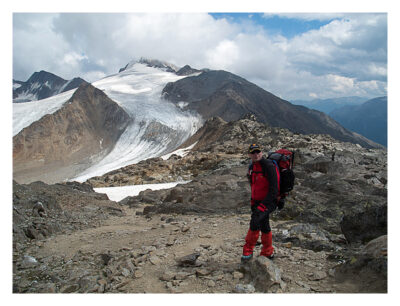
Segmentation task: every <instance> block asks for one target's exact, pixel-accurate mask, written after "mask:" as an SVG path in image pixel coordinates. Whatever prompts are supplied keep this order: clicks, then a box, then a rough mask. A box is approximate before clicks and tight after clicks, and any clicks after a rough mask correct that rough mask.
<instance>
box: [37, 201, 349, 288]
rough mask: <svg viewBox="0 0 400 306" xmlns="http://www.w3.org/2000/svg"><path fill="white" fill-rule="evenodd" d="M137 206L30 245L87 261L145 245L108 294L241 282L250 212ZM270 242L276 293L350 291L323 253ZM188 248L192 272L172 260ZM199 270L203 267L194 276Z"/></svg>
mask: <svg viewBox="0 0 400 306" xmlns="http://www.w3.org/2000/svg"><path fill="white" fill-rule="evenodd" d="M142 210H143V207H139V208H137V209H131V208H124V211H125V213H126V215H125V216H123V217H117V216H113V217H110V218H109V219H108V220H106V221H105V222H104V224H103V225H102V226H100V227H97V228H91V229H86V230H81V231H77V232H73V233H71V234H64V235H57V236H53V237H51V238H49V239H47V240H45V241H44V242H43V244H41V246H40V247H39V248H36V252H37V253H36V255H37V256H38V257H39V258H45V257H48V256H62V257H64V258H65V261H68V260H70V261H71V259H73V257H74V256H75V255H76V254H77V253H81V254H86V255H87V259H88V260H91V259H93V260H94V258H96V257H98V256H99V254H107V253H111V254H112V253H115V252H121V251H122V252H134V250H141V249H144V248H151V251H150V252H148V254H147V255H145V256H146V257H145V258H146V260H142V262H140V263H137V264H138V265H137V266H138V268H139V271H141V272H139V273H140V275H139V276H138V277H133V278H126V279H124V280H123V281H121V284H119V287H118V288H117V290H116V291H114V292H132V293H140V292H146V293H168V292H186V293H206V292H208V293H210V292H219V293H226V292H233V288H234V287H235V286H236V285H237V284H243V282H244V278H243V275H242V274H241V273H240V272H239V271H240V256H241V252H242V246H243V242H244V237H245V234H246V232H247V229H248V221H249V219H250V215H241V216H191V215H187V216H186V215H179V216H167V215H156V216H154V217H152V218H146V217H145V216H143V215H140V214H139V215H136V212H137V211H139V212H141V211H142ZM271 225H272V228H273V231H274V229H277V228H281V227H282V226H284V222H283V223H282V222H271ZM274 246H275V251H276V258H275V259H274V263H275V264H276V265H277V266H278V267H279V269H280V270H281V273H282V280H283V281H284V282H285V284H286V285H285V286H286V287H285V288H283V289H282V290H281V289H280V290H279V291H278V292H297V293H312V292H355V291H354V290H355V289H356V288H354V286H352V285H351V284H344V283H342V284H335V283H334V281H333V277H331V276H330V275H329V270H330V269H331V268H332V267H333V266H335V263H334V262H330V261H327V259H326V257H327V253H326V252H313V251H311V250H306V249H302V248H298V247H292V246H291V245H290V244H288V243H280V242H278V241H274ZM194 252H200V253H201V256H200V257H199V258H198V262H200V263H202V265H200V266H199V267H197V268H196V269H192V270H190V269H189V270H188V269H185V268H181V267H178V266H177V263H176V259H177V258H180V257H182V256H185V255H188V254H192V253H194ZM259 252H260V246H257V247H256V251H255V254H257V255H258V254H259ZM142 258H143V257H142ZM79 264H83V263H77V265H79ZM199 269H200V270H206V272H204V275H203V274H201V275H200V277H199V273H200V272H201V271H200V272H199ZM168 271H173V272H174V273H175V274H176V275H181V276H182V279H180V280H179V279H178V280H177V277H176V276H175V279H174V280H170V281H169V282H168V281H165V280H161V279H160V277H161V275H162V274H163V273H165V272H168ZM210 271H211V272H210ZM208 272H210V273H209V274H208Z"/></svg>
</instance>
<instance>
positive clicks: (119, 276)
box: [13, 119, 388, 293]
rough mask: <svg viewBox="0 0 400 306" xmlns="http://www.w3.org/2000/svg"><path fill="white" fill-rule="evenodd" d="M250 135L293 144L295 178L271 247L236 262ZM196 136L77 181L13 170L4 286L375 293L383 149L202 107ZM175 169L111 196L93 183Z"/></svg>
mask: <svg viewBox="0 0 400 306" xmlns="http://www.w3.org/2000/svg"><path fill="white" fill-rule="evenodd" d="M210 126H211V127H212V129H213V130H214V133H213V134H212V135H213V137H210V134H209V131H207V128H208V127H210ZM256 136H257V137H256ZM253 141H257V142H258V143H260V144H261V145H262V146H263V147H264V148H269V149H271V150H273V149H277V148H280V147H286V148H289V149H293V150H296V166H295V174H296V186H295V189H294V191H292V193H291V195H290V196H289V198H288V200H287V202H286V204H285V207H284V209H283V210H281V211H275V212H274V213H273V215H272V220H271V226H272V231H273V237H274V246H275V250H276V257H275V259H274V260H273V261H271V260H269V259H266V258H259V257H257V256H256V257H255V258H254V259H253V260H252V261H251V262H250V263H248V264H246V265H242V264H241V263H240V256H241V252H242V246H243V244H244V237H245V235H246V233H247V229H248V224H249V220H250V215H249V207H248V201H249V196H250V194H249V192H250V189H249V186H248V183H247V181H246V177H245V173H246V168H247V163H248V159H247V156H246V154H245V152H246V147H247V145H248V143H250V142H253ZM194 142H196V146H195V147H194V149H193V151H192V152H191V153H189V154H188V155H187V156H186V157H183V158H181V157H178V156H172V157H171V158H170V159H169V160H167V161H164V160H162V159H151V160H147V161H143V162H141V163H139V164H137V165H131V166H128V167H125V168H123V169H119V170H116V171H113V172H112V173H108V174H106V175H104V176H102V177H96V178H92V179H91V180H88V182H86V183H83V184H80V183H76V182H72V183H65V184H55V185H46V184H44V183H40V182H36V183H31V184H29V185H20V184H17V183H16V182H14V190H13V218H14V219H13V292H15V293H22V292H26V293H33V292H43V293H44V292H52V293H54V292H64V293H69V292H93V293H107V292H130V293H144V292H146V293H178V292H181V293H253V292H256V293H257V292H274V293H334V292H337V293H341V292H387V254H388V250H387V236H386V234H387V174H386V171H387V167H386V164H387V155H386V154H387V153H386V151H383V150H377V149H375V150H372V149H364V148H362V147H360V146H357V145H354V144H349V143H341V142H338V141H335V140H333V139H332V138H331V137H328V136H323V135H308V136H305V135H299V134H293V133H290V132H288V131H287V130H283V129H278V128H270V127H267V126H265V125H262V124H259V123H257V122H256V121H254V120H251V119H243V120H240V121H237V122H234V123H226V122H223V121H222V120H218V119H213V120H211V121H209V122H208V123H206V124H205V126H204V128H202V130H200V131H199V133H198V134H197V135H195V138H194V140H193V143H194ZM187 144H190V141H189V143H187ZM187 144H186V145H187ZM179 178H181V179H190V180H191V182H190V183H188V184H185V185H178V186H176V187H175V188H172V189H168V190H159V191H150V190H147V191H144V192H141V193H140V194H139V195H138V196H137V197H128V198H125V199H124V200H122V201H120V202H113V201H109V200H108V199H107V196H106V195H102V194H98V193H95V192H93V189H92V188H93V187H100V186H119V185H129V184H132V182H136V183H148V182H152V183H155V182H166V181H176V180H178V179H179ZM39 202H40V203H41V204H39ZM259 249H260V246H257V249H256V254H259Z"/></svg>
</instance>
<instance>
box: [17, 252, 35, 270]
mask: <svg viewBox="0 0 400 306" xmlns="http://www.w3.org/2000/svg"><path fill="white" fill-rule="evenodd" d="M38 264H39V263H38V261H37V260H36V258H34V257H32V256H29V255H24V259H23V260H22V262H21V268H23V269H27V268H31V267H35V266H37V265H38Z"/></svg>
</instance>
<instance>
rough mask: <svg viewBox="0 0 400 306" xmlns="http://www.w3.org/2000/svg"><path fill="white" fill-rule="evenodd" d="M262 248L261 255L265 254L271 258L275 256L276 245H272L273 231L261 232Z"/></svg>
mask: <svg viewBox="0 0 400 306" xmlns="http://www.w3.org/2000/svg"><path fill="white" fill-rule="evenodd" d="M261 243H262V249H261V253H260V256H265V257H267V258H269V259H272V258H274V247H273V246H272V232H268V233H262V234H261Z"/></svg>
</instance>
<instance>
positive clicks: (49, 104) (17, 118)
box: [13, 62, 203, 181]
mask: <svg viewBox="0 0 400 306" xmlns="http://www.w3.org/2000/svg"><path fill="white" fill-rule="evenodd" d="M149 65H150V64H148V63H146V64H144V63H137V62H131V63H129V64H128V65H127V66H126V67H125V70H123V71H122V72H120V73H118V74H114V75H110V76H108V77H106V78H103V79H101V80H99V81H97V82H94V83H93V86H95V87H96V88H98V89H100V91H102V92H103V93H105V94H106V95H107V96H108V97H109V98H110V99H112V101H114V102H115V103H116V104H118V105H119V106H120V107H121V108H122V109H124V111H125V112H126V113H127V114H128V115H129V116H130V117H131V118H132V120H131V121H130V122H129V124H128V125H127V127H126V129H125V130H124V132H123V133H122V134H121V136H120V137H119V138H118V141H116V143H115V145H114V146H113V147H112V150H110V151H107V152H108V154H106V153H107V152H106V151H102V153H101V157H102V158H100V155H99V156H98V159H97V163H95V162H90V163H87V162H85V163H84V162H82V167H81V166H79V167H78V166H76V169H75V170H76V171H75V170H74V171H68V173H65V176H64V177H62V175H61V173H60V175H59V176H58V178H59V180H65V179H73V180H78V181H84V180H86V179H88V178H90V177H93V176H98V175H102V174H104V173H106V172H108V171H112V170H114V169H118V168H121V167H124V166H127V165H130V164H134V163H137V162H139V161H141V160H143V159H146V158H151V157H157V156H161V155H163V154H166V153H169V152H171V151H173V150H175V149H176V147H178V146H179V145H181V144H182V143H183V142H184V141H185V140H186V139H187V138H189V137H190V136H191V135H193V134H194V133H195V132H196V131H197V129H198V128H199V127H200V126H201V125H202V122H203V121H202V119H201V117H200V116H199V115H198V114H193V113H191V112H187V111H184V110H182V109H180V108H179V107H177V106H176V105H174V104H173V103H169V102H167V101H165V100H163V99H162V98H161V91H162V89H163V88H164V86H165V85H166V84H167V83H168V82H171V81H176V80H178V79H180V78H183V77H184V76H178V75H176V74H175V72H168V71H166V70H167V69H168V68H165V67H162V68H154V67H151V66H149ZM73 92H74V90H70V91H68V92H65V93H61V94H59V95H56V96H53V97H50V98H47V99H44V100H41V101H33V102H28V103H15V104H14V105H13V135H17V134H18V133H20V132H21V130H22V129H24V128H27V127H29V126H30V125H32V124H33V123H35V122H36V121H38V120H41V118H42V117H43V116H45V115H46V114H47V115H50V114H54V113H55V112H57V111H58V110H60V109H61V108H63V105H67V103H65V102H66V101H67V100H68V99H69V98H70V97H71V96H72V94H73ZM60 124H63V123H62V122H61V123H60ZM35 126H36V127H37V125H35ZM35 126H32V127H31V129H32V133H33V128H34V127H35ZM55 129H57V127H56V128H55ZM64 132H66V131H64V130H63V127H61V130H60V131H59V133H64ZM38 137H39V136H38ZM38 141H41V140H38ZM48 146H50V147H51V143H47V142H46V145H45V146H44V147H45V148H46V147H48ZM46 150H47V148H46ZM46 152H47V151H46ZM48 153H49V152H48ZM87 153H88V154H89V153H90V154H91V152H87ZM49 154H50V153H49ZM83 158H84V156H83V155H82V159H83ZM87 158H89V155H88V156H87ZM83 164H85V166H86V167H83ZM59 165H60V167H61V166H62V163H59ZM89 165H90V167H89V168H88V167H87V166H89ZM78 168H79V169H78ZM78 170H79V171H78ZM27 172H28V171H25V173H27ZM38 172H39V171H36V174H37V173H38ZM39 174H40V173H39ZM67 174H68V175H67ZM71 175H73V176H71ZM34 177H35V176H34V175H33V174H32V179H33V178H34ZM41 177H44V176H41ZM37 179H38V178H37ZM43 180H44V179H43Z"/></svg>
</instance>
